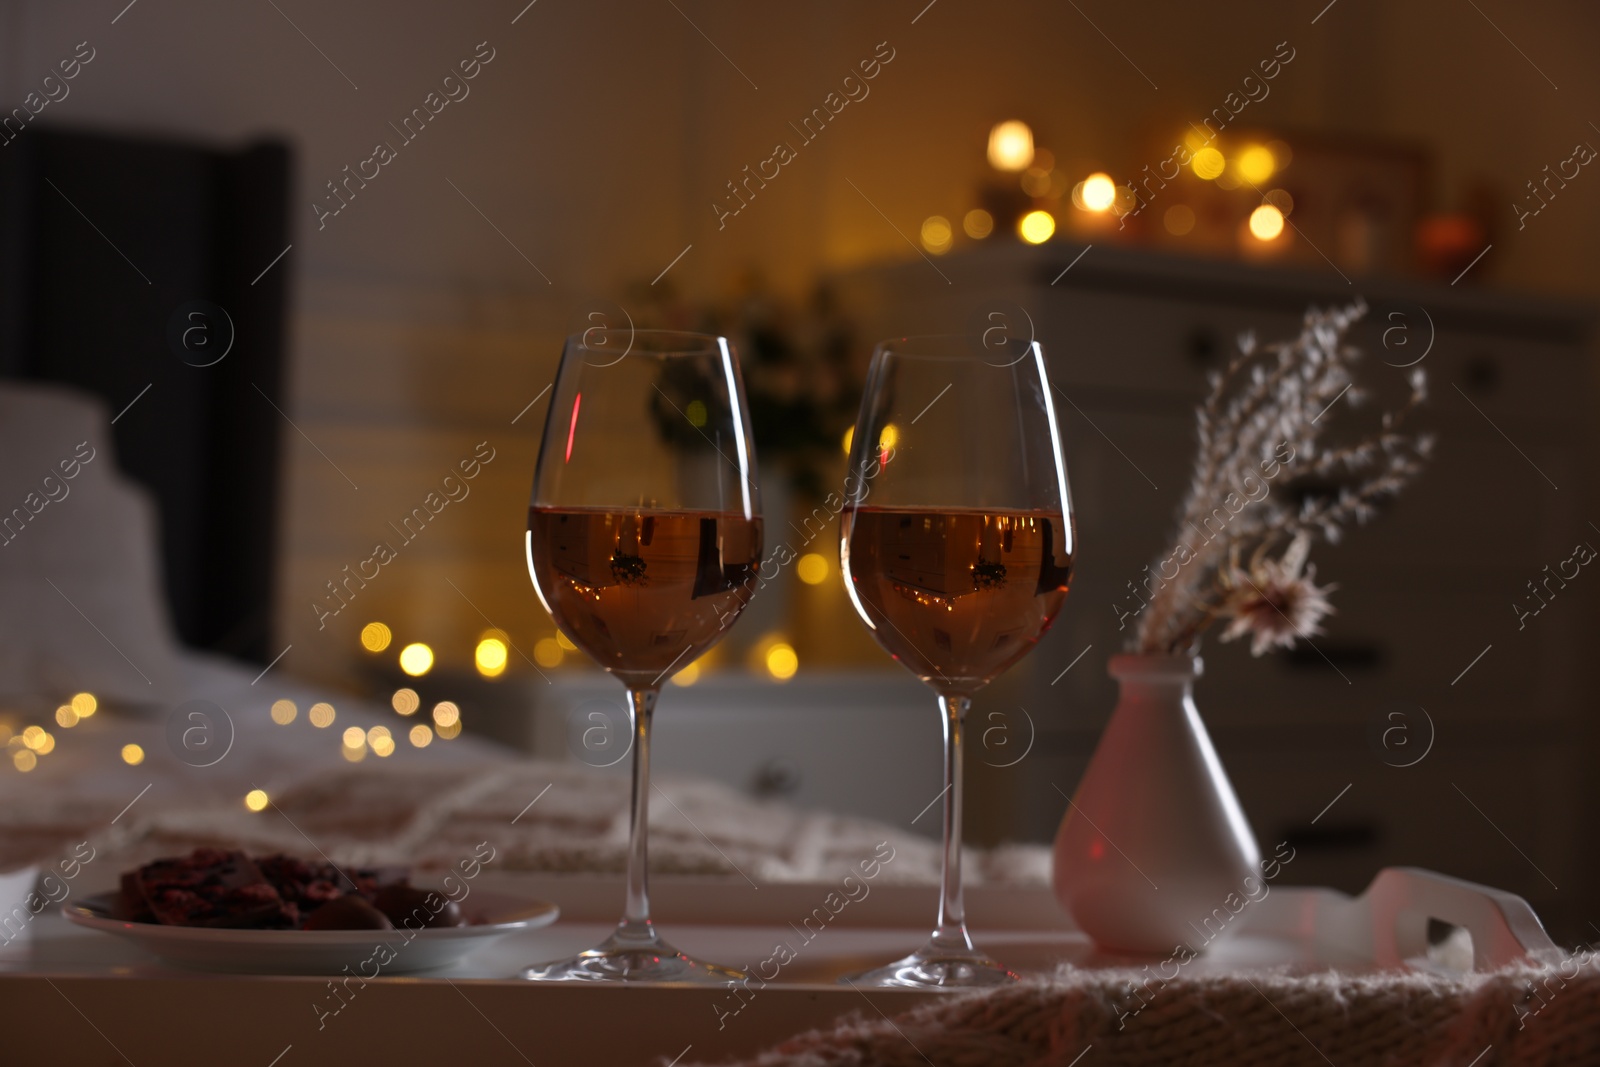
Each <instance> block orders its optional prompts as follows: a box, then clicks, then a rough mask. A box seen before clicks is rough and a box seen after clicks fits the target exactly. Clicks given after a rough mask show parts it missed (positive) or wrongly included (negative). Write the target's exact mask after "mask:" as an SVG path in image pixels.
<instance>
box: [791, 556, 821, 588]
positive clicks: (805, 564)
mask: <svg viewBox="0 0 1600 1067" xmlns="http://www.w3.org/2000/svg"><path fill="white" fill-rule="evenodd" d="M794 569H795V573H796V574H798V575H800V580H801V581H802V582H805V583H806V584H807V585H821V584H822V583H823V582H825V581H827V580H828V557H827V556H824V555H823V554H822V553H820V552H807V553H806V554H805V555H803V556H801V557H800V562H798V563H796V564H795V567H794Z"/></svg>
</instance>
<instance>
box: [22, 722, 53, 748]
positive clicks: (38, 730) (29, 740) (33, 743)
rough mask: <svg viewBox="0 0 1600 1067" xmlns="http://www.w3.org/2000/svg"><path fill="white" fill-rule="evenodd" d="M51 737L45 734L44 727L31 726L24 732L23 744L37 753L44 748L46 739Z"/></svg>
mask: <svg viewBox="0 0 1600 1067" xmlns="http://www.w3.org/2000/svg"><path fill="white" fill-rule="evenodd" d="M49 736H50V735H49V734H47V733H45V732H44V727H42V726H30V727H28V728H27V729H26V730H24V731H22V743H23V744H25V745H27V746H28V747H29V748H31V749H33V750H34V751H35V752H37V751H39V749H40V748H42V747H44V739H45V738H46V737H49Z"/></svg>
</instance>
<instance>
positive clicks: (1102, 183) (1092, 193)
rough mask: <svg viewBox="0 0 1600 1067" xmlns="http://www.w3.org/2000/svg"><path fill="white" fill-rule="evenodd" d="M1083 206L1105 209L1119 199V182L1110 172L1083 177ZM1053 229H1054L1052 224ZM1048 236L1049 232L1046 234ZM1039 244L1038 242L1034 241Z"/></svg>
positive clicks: (1085, 207) (1093, 209) (1098, 209)
mask: <svg viewBox="0 0 1600 1067" xmlns="http://www.w3.org/2000/svg"><path fill="white" fill-rule="evenodd" d="M1081 195H1082V197H1083V206H1084V209H1085V210H1087V211H1104V210H1106V209H1107V208H1108V207H1110V206H1111V205H1112V204H1114V203H1115V202H1116V199H1117V183H1116V182H1114V181H1112V180H1111V175H1109V174H1091V175H1089V176H1088V177H1087V178H1085V179H1083V193H1082V194H1081ZM1051 229H1054V227H1053V226H1052V227H1051ZM1045 236H1046V237H1048V236H1049V234H1045ZM1034 243H1035V244H1037V243H1038V242H1034Z"/></svg>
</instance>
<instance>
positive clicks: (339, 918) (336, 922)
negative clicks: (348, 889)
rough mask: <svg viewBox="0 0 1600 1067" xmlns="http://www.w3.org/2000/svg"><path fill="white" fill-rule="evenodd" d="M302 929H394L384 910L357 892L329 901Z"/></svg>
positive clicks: (312, 915) (315, 912) (313, 913)
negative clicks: (374, 905)
mask: <svg viewBox="0 0 1600 1067" xmlns="http://www.w3.org/2000/svg"><path fill="white" fill-rule="evenodd" d="M301 929H302V930H393V929H394V924H393V923H391V922H390V921H389V919H388V917H387V916H386V915H384V914H383V912H381V911H379V910H378V909H377V908H375V907H373V906H372V905H371V904H370V903H368V902H367V900H366V898H364V897H361V896H358V895H356V894H355V893H346V894H345V895H344V896H342V897H338V898H336V899H334V900H330V901H328V902H327V903H326V904H324V905H322V906H321V907H320V908H318V909H317V910H316V911H314V912H312V913H311V918H309V919H307V920H306V921H305V925H303V926H302V927H301Z"/></svg>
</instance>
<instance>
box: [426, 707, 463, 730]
mask: <svg viewBox="0 0 1600 1067" xmlns="http://www.w3.org/2000/svg"><path fill="white" fill-rule="evenodd" d="M460 721H461V709H460V708H458V707H456V706H455V704H454V703H453V702H452V701H449V700H441V701H439V703H437V704H435V705H434V706H433V722H434V725H435V726H438V727H439V729H440V732H441V733H443V731H444V728H445V727H447V726H454V725H455V724H456V723H458V722H460Z"/></svg>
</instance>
